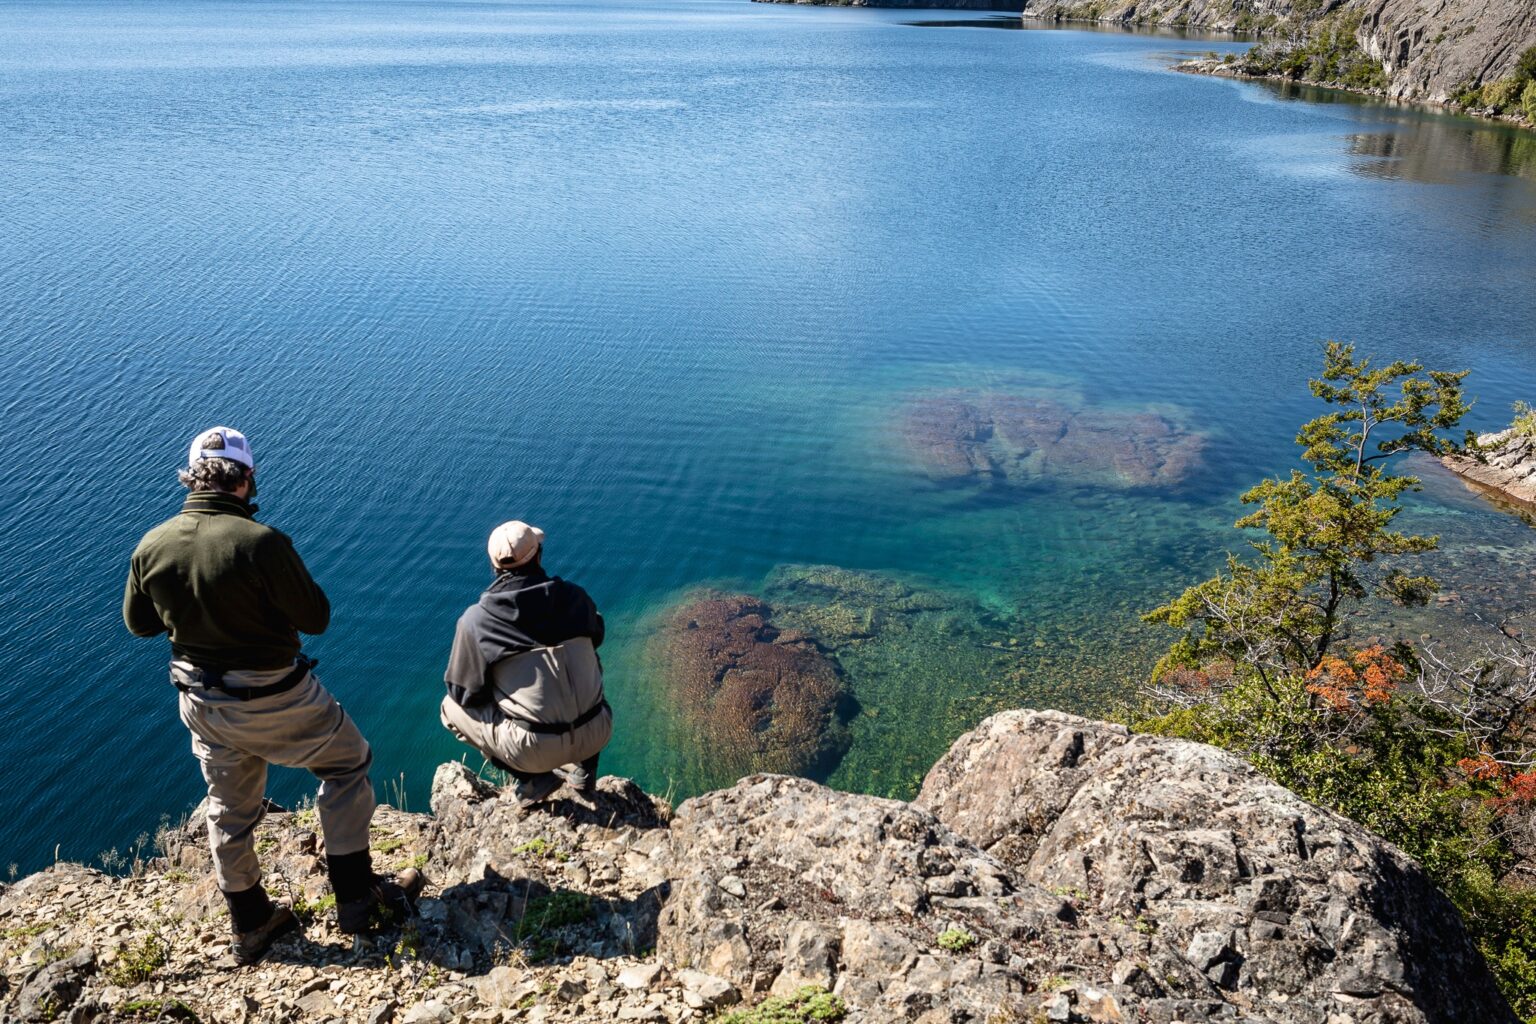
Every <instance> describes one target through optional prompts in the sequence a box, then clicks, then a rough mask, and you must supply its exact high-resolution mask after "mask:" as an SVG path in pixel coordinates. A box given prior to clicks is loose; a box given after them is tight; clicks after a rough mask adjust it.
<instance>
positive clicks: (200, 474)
mask: <svg viewBox="0 0 1536 1024" xmlns="http://www.w3.org/2000/svg"><path fill="white" fill-rule="evenodd" d="M247 472H248V470H247V469H246V468H245V466H243V465H241V464H240V463H238V462H236V461H235V460H234V459H203V460H201V461H200V462H198V463H197V464H196V465H195V466H189V467H188V468H186V469H183V470H180V471H178V472H177V474H176V479H178V480H180V481H181V485H182V486H183V487H185V488H186V489H187V490H189V491H223V492H225V493H226V494H233V493H234V492H235V489H236V488H238V487H239V486H240V484H241V483H242V482H244V480H245V475H246V473H247Z"/></svg>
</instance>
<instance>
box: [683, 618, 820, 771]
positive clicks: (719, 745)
mask: <svg viewBox="0 0 1536 1024" xmlns="http://www.w3.org/2000/svg"><path fill="white" fill-rule="evenodd" d="M771 615H772V609H771V608H769V606H768V605H767V604H766V603H764V602H763V601H760V600H758V599H757V598H755V597H748V596H746V595H742V594H719V593H707V594H703V595H701V596H699V597H697V598H695V599H693V600H690V601H688V602H686V603H685V604H683V605H682V606H681V607H680V608H678V609H677V610H676V611H675V612H674V613H673V614H672V615H671V616H670V617H669V618H668V619H667V621H666V622H665V623H663V624H662V626H661V628H660V629H659V630H658V631H657V635H656V637H655V639H654V640H653V641H652V651H653V653H654V655H655V658H656V661H657V664H658V667H659V670H660V676H661V678H662V679H665V680H667V681H668V685H670V686H671V687H672V688H673V689H674V690H675V691H676V692H675V701H674V703H675V705H676V706H677V707H679V708H681V709H683V711H682V713H683V714H684V715H686V716H687V717H688V719H689V721H690V723H691V725H692V728H693V731H694V732H695V734H696V735H697V736H698V737H699V744H700V747H701V749H702V750H704V751H706V752H707V753H708V755H709V759H710V761H711V765H712V767H713V769H714V770H716V771H721V772H725V773H727V774H728V775H730V776H731V777H737V776H741V775H744V774H747V773H750V772H763V771H769V772H786V773H789V774H795V775H806V774H818V773H821V774H824V773H825V772H826V771H828V770H830V769H831V767H832V766H833V765H835V764H836V761H837V758H838V757H840V756H841V755H842V753H843V751H845V750H846V749H847V747H848V734H847V730H846V729H844V728H843V727H842V723H841V722H840V721H839V719H838V701H839V700H840V698H841V697H842V695H843V685H842V673H841V671H840V670H839V669H838V667H837V663H836V662H835V661H833V660H832V659H831V658H829V657H827V656H826V655H825V654H824V653H822V651H821V649H820V648H819V647H818V646H817V645H816V643H815V641H814V640H812V639H810V638H809V637H808V636H806V635H805V634H803V633H798V632H795V631H793V630H781V629H779V628H778V627H776V626H775V625H774V624H773V623H772V622H771V621H770V617H771Z"/></svg>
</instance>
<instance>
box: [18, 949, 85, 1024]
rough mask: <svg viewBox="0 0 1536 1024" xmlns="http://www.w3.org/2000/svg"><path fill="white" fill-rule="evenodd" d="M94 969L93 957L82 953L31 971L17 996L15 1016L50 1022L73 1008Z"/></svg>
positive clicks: (25, 1019) (28, 1019)
mask: <svg viewBox="0 0 1536 1024" xmlns="http://www.w3.org/2000/svg"><path fill="white" fill-rule="evenodd" d="M95 970H96V954H95V953H94V952H92V951H91V950H89V949H85V950H81V951H80V952H78V953H75V954H74V955H73V956H69V957H65V958H64V959H63V960H55V961H53V962H52V963H49V964H44V965H43V966H42V967H40V968H38V969H37V970H36V971H34V972H33V973H32V975H31V977H29V978H28V979H27V981H26V983H25V984H24V985H22V986H21V992H20V993H19V994H18V995H17V996H16V1015H17V1016H18V1017H20V1018H21V1019H22V1020H24V1021H51V1020H57V1019H58V1018H59V1017H61V1016H63V1015H64V1013H65V1012H66V1011H68V1010H69V1008H70V1007H72V1006H74V1005H75V1003H76V1002H77V1001H78V1000H79V998H80V993H81V992H82V991H83V990H84V989H85V983H86V979H87V977H88V976H89V975H91V974H92V973H94V972H95Z"/></svg>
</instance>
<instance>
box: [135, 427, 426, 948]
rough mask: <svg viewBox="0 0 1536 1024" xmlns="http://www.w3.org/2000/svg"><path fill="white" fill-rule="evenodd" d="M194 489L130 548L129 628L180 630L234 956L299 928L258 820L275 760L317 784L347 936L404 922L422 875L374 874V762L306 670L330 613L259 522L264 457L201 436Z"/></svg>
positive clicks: (226, 432) (300, 566)
mask: <svg viewBox="0 0 1536 1024" xmlns="http://www.w3.org/2000/svg"><path fill="white" fill-rule="evenodd" d="M178 476H179V478H180V480H181V483H182V485H183V486H185V487H186V488H187V490H188V491H189V492H191V493H189V494H188V495H187V498H186V501H185V503H184V504H183V505H182V507H181V511H180V512H179V513H178V514H177V515H175V516H172V517H171V518H170V519H168V520H166V521H165V522H164V523H161V524H160V525H159V526H157V527H155V528H154V529H153V530H150V531H149V533H147V534H145V535H144V539H143V540H141V541H140V542H139V546H138V548H137V549H135V551H134V553H133V562H132V566H131V568H130V569H129V572H128V587H127V590H126V592H125V593H124V595H123V621H124V622H125V623H126V624H127V626H128V629H129V631H130V632H132V633H133V634H134V635H135V636H156V635H158V634H160V633H169V634H170V638H171V682H172V683H173V684H174V685H175V687H176V689H178V690H179V691H181V698H180V703H181V720H182V722H183V723H184V724H185V725H186V727H187V728H188V729H189V730H190V731H191V733H192V752H193V754H195V755H196V756H197V760H198V763H199V764H200V765H201V766H202V771H203V778H204V779H205V780H207V783H208V842H209V845H210V846H211V847H212V848H213V867H214V873H215V875H216V876H217V878H218V882H219V889H220V890H221V891H222V892H223V893H224V900H225V902H226V903H228V905H229V917H230V921H231V923H232V928H233V931H234V942H233V944H232V945H231V946H230V953H231V954H233V956H234V958H235V960H236V961H237V962H238V963H241V964H249V963H254V962H255V961H256V960H258V959H260V958H261V956H262V954H264V953H265V952H266V951H267V949H268V948H269V947H270V946H271V945H272V943H273V942H274V941H275V940H276V939H278V938H279V937H281V936H283V935H285V934H287V933H288V932H291V931H293V930H294V929H296V928H297V927H298V926H299V922H298V919H297V918H296V917H295V916H294V913H293V910H292V908H291V907H289V906H287V905H286V904H284V903H273V902H272V900H271V899H269V898H268V896H267V893H266V890H265V889H263V888H262V886H261V866H260V865H259V864H258V863H257V861H256V846H255V843H256V836H255V831H256V825H257V823H258V822H260V820H261V817H262V813H263V811H262V804H263V801H264V799H265V796H266V787H267V765H268V764H281V765H289V766H292V767H297V768H307V769H309V770H310V771H311V772H313V773H314V774H315V776H316V777H318V778H319V779H320V793H319V797H318V799H317V801H316V807H317V810H318V811H319V816H320V828H321V831H322V832H323V833H324V836H325V853H326V857H325V860H326V869H327V872H328V873H329V875H330V880H331V887H332V889H333V890H334V891H335V893H336V913H337V919H338V924H339V925H340V927H341V930H342V931H344V932H349V933H360V932H366V931H370V930H372V929H373V928H375V927H377V926H378V925H379V924H382V923H387V922H391V921H394V920H398V919H400V918H402V917H403V916H404V914H405V912H406V911H407V910H409V909H410V907H411V906H412V904H413V903H414V901H415V898H416V896H417V895H419V894H420V892H421V889H422V886H423V885H424V884H425V879H423V878H422V877H421V873H420V872H417V871H408V872H405V873H404V874H402V875H401V876H399V877H397V878H395V879H393V880H389V879H384V878H382V877H380V876H378V875H375V874H374V873H373V866H372V862H371V859H370V857H369V853H368V825H369V822H370V821H371V820H372V819H373V811H374V806H375V805H374V796H373V783H372V782H370V781H369V778H368V768H369V766H370V765H371V764H372V762H373V755H372V753H371V752H370V750H369V749H368V742H367V741H366V740H364V739H363V736H362V733H360V732H358V729H357V725H356V724H355V723H354V722H353V721H352V719H351V717H350V716H348V715H347V713H346V712H345V711H343V710H342V708H341V705H340V704H338V703H336V700H335V698H333V697H332V696H331V695H330V694H329V693H328V692H326V690H325V688H324V687H323V686H321V685H320V681H319V680H318V679H316V678H315V676H314V675H313V674H312V673H311V672H310V669H311V668H312V667H313V665H314V662H312V661H310V660H309V659H308V658H306V657H305V656H304V655H303V654H302V653H300V650H299V633H300V632H304V633H321V632H324V631H325V627H326V626H327V625H328V624H329V623H330V618H331V606H330V603H329V602H328V601H327V600H326V597H325V593H324V592H323V591H322V590H321V589H320V587H319V586H318V585H317V584H316V583H315V581H314V580H313V579H311V578H310V575H309V570H308V569H306V568H305V566H304V562H303V560H302V559H300V558H299V555H298V552H296V551H295V550H294V548H293V542H292V541H290V540H289V539H288V537H287V536H286V535H285V534H283V533H280V532H279V531H277V530H274V529H272V528H271V527H269V526H263V525H261V524H260V523H258V522H256V520H255V519H254V515H255V513H256V506H255V505H252V504H251V503H250V499H252V498H254V497H255V496H256V463H255V460H254V459H252V457H251V449H250V445H249V444H248V443H247V442H246V439H245V435H244V434H242V433H240V432H239V431H238V430H232V429H230V428H229V427H214V428H213V429H212V430H208V431H204V432H203V433H201V434H199V435H198V436H197V437H196V438H195V439H194V440H193V441H192V451H191V453H190V456H189V458H188V464H187V468H186V469H184V470H182V471H181V472H180V473H179V474H178Z"/></svg>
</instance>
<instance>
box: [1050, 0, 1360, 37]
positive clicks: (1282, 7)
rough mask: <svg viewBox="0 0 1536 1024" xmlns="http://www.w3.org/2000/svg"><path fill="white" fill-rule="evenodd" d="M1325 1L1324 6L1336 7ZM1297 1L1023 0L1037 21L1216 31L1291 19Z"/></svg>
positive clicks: (1333, 0)
mask: <svg viewBox="0 0 1536 1024" xmlns="http://www.w3.org/2000/svg"><path fill="white" fill-rule="evenodd" d="M1338 2H1339V0H1326V2H1325V3H1324V4H1323V6H1325V7H1326V6H1337V5H1338ZM1298 6H1301V7H1306V8H1308V9H1310V8H1311V7H1312V6H1313V5H1312V4H1307V3H1305V2H1303V3H1301V4H1298V3H1296V2H1295V0H1023V13H1024V17H1026V18H1032V19H1035V20H1038V21H1058V22H1072V21H1095V22H1104V23H1109V24H1116V25H1160V26H1166V27H1169V28H1186V27H1187V28H1202V29H1208V30H1210V31H1213V32H1232V31H1252V30H1254V29H1257V28H1261V27H1263V26H1266V25H1269V24H1272V23H1274V22H1275V21H1276V20H1278V19H1281V18H1289V17H1291V15H1293V14H1295V13H1296V9H1297V7H1298Z"/></svg>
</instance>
